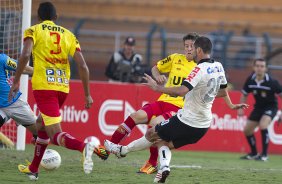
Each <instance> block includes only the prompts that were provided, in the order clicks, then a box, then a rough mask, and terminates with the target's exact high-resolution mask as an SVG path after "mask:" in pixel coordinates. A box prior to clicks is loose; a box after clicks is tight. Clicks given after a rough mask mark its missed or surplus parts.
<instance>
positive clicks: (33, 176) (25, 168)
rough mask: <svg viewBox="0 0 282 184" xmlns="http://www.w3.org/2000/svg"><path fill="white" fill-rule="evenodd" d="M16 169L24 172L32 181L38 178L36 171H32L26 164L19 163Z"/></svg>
mask: <svg viewBox="0 0 282 184" xmlns="http://www.w3.org/2000/svg"><path fill="white" fill-rule="evenodd" d="M18 169H19V171H20V172H21V173H24V174H26V175H27V176H28V178H29V179H30V180H32V181H36V180H38V172H37V173H33V172H31V171H30V170H29V167H28V166H25V165H22V164H19V165H18Z"/></svg>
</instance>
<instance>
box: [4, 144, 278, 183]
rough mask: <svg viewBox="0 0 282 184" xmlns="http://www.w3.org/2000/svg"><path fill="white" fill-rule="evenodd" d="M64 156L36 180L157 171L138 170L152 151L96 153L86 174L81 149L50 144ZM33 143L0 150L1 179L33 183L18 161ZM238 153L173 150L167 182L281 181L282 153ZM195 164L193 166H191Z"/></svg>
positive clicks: (134, 177)
mask: <svg viewBox="0 0 282 184" xmlns="http://www.w3.org/2000/svg"><path fill="white" fill-rule="evenodd" d="M49 148H52V149H55V150H57V151H58V152H59V153H60V155H61V157H62V165H61V167H60V168H59V169H57V170H55V171H49V172H48V171H45V170H44V169H41V172H40V173H39V180H38V181H37V182H36V184H51V183H54V184H61V183H67V184H90V183H91V184H93V183H102V184H107V183H109V184H126V183H128V184H133V183H153V179H154V176H155V175H154V174H153V175H145V174H137V173H136V171H137V170H138V168H139V167H140V166H141V165H142V164H143V163H144V161H145V160H146V159H147V158H148V151H142V152H135V153H131V154H129V155H128V156H127V157H125V158H123V159H117V158H116V157H115V156H113V155H111V156H110V157H109V159H108V160H107V161H102V160H100V159H99V158H98V157H96V156H95V155H94V170H93V173H91V174H89V175H85V174H84V173H83V170H82V165H81V155H80V153H79V152H76V151H70V150H67V149H64V148H60V147H55V146H49ZM32 155H33V146H32V145H27V148H26V151H15V150H0V183H1V184H10V183H15V184H25V183H31V182H30V181H29V180H28V178H27V177H26V176H25V175H24V174H21V173H19V172H18V170H17V165H18V164H19V163H24V161H25V159H29V160H31V158H32ZM239 157H240V154H238V153H218V152H213V153H212V152H192V151H173V153H172V161H171V165H172V166H174V167H172V168H171V174H170V176H169V178H168V179H167V182H166V183H171V184H174V183H175V184H181V183H183V184H210V183H213V184H244V183H246V184H268V183H270V184H281V183H282V156H281V155H270V160H269V161H268V162H259V161H244V160H239V159H238V158H239ZM191 166H192V168H189V167H191Z"/></svg>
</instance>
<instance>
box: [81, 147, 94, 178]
mask: <svg viewBox="0 0 282 184" xmlns="http://www.w3.org/2000/svg"><path fill="white" fill-rule="evenodd" d="M94 148H95V146H94V144H93V143H92V142H89V143H86V144H85V147H84V149H83V152H82V164H83V170H84V172H85V174H90V173H91V172H92V170H93V161H92V155H93V152H94Z"/></svg>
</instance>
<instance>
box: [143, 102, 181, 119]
mask: <svg viewBox="0 0 282 184" xmlns="http://www.w3.org/2000/svg"><path fill="white" fill-rule="evenodd" d="M179 109H180V107H178V106H176V105H173V104H170V103H167V102H162V101H156V102H154V103H150V104H146V105H144V106H143V107H142V110H143V111H145V112H146V113H147V116H148V120H149V121H150V120H151V119H152V117H153V116H160V115H162V116H163V117H164V119H169V118H170V117H172V116H173V115H174V114H175V113H177V111H178V110H179Z"/></svg>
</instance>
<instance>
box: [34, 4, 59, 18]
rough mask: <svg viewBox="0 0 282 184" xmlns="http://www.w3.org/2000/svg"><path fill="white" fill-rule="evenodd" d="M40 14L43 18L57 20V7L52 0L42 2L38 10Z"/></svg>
mask: <svg viewBox="0 0 282 184" xmlns="http://www.w3.org/2000/svg"><path fill="white" fill-rule="evenodd" d="M37 13H38V16H39V18H40V19H41V20H43V21H44V20H55V19H56V16H57V12H56V8H55V6H54V5H53V4H52V3H51V2H44V3H40V5H39V7H38V10H37Z"/></svg>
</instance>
